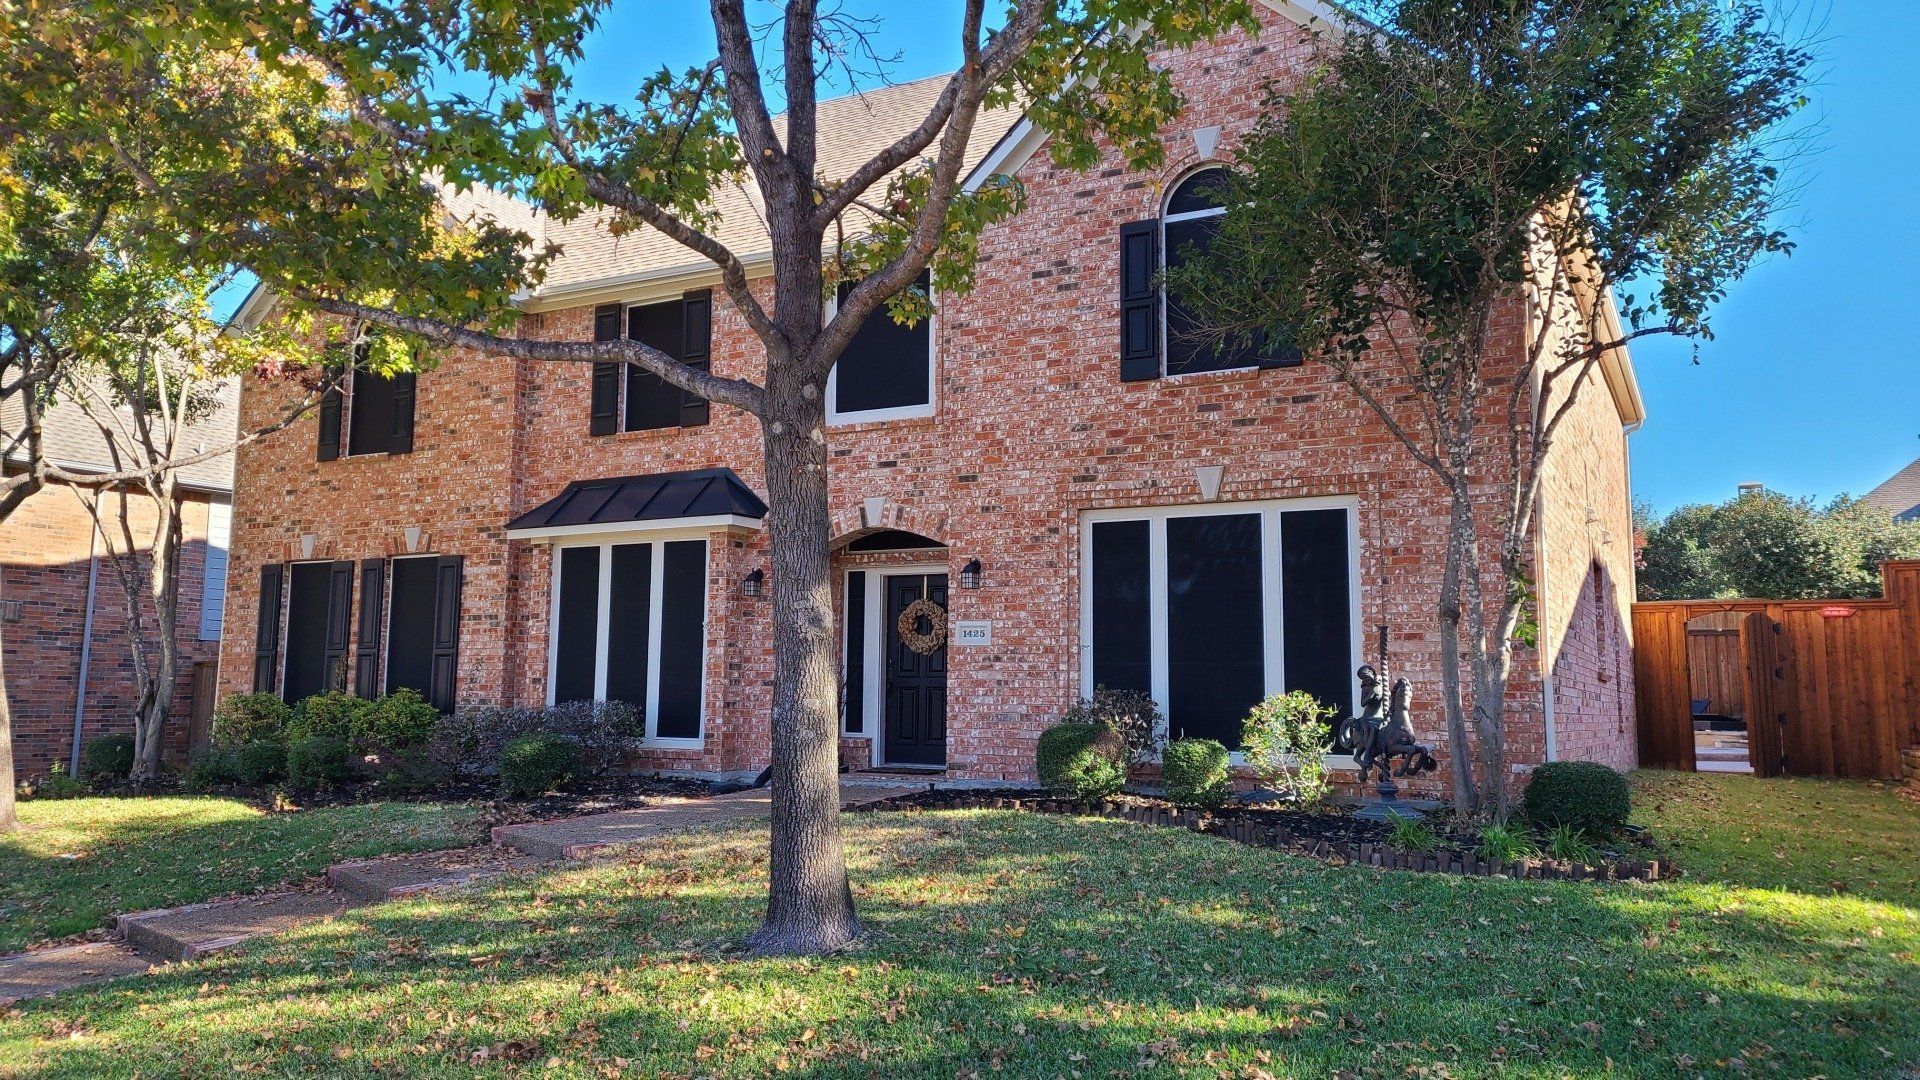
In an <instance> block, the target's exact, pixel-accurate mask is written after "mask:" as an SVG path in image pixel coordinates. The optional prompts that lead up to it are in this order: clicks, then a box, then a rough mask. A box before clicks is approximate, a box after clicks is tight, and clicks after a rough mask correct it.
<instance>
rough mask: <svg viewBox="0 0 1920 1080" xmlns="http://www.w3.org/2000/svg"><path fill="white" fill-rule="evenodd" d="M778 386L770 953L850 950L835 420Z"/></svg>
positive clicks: (818, 403)
mask: <svg viewBox="0 0 1920 1080" xmlns="http://www.w3.org/2000/svg"><path fill="white" fill-rule="evenodd" d="M788 381H790V380H783V379H780V378H778V376H777V375H776V377H775V378H773V379H771V380H770V382H772V383H773V385H771V386H769V388H768V390H769V405H770V407H769V415H768V419H767V420H766V421H765V424H764V428H765V447H766V462H767V506H768V511H767V538H768V540H769V548H770V559H771V561H772V567H771V569H770V573H769V576H770V577H771V578H772V584H773V687H774V690H773V843H772V848H771V852H772V854H771V867H770V874H771V879H772V880H771V885H772V888H771V889H770V890H769V891H768V893H767V916H766V921H765V922H764V923H763V924H762V925H761V927H760V929H759V930H757V931H756V932H754V934H753V935H752V936H751V937H749V938H748V940H747V944H748V946H749V947H750V948H752V949H753V950H754V951H755V952H759V953H763V954H781V955H804V954H811V953H820V952H828V951H831V950H834V949H838V948H841V947H843V946H845V945H847V944H849V943H850V942H852V941H853V940H854V939H855V938H857V937H859V935H860V921H859V919H858V917H857V916H856V915H855V914H854V910H853V891H852V888H851V886H850V885H849V884H848V882H847V863H846V854H845V852H844V850H843V848H842V845H841V838H840V782H839V771H840V770H839V749H838V730H839V724H838V709H837V702H838V701H839V684H838V680H839V675H838V672H837V671H836V669H835V665H834V655H833V588H832V578H831V575H830V573H829V570H828V557H829V556H828V545H829V543H830V542H831V539H832V538H831V536H830V535H829V529H830V524H829V520H828V510H827V448H826V442H825V440H824V439H822V438H821V437H820V436H821V434H822V432H823V431H824V429H825V425H826V410H825V405H824V402H823V401H822V399H821V397H820V396H819V394H818V393H817V391H816V392H814V393H807V392H805V391H806V389H810V388H801V389H793V388H790V387H784V386H781V385H780V384H781V383H782V382H788Z"/></svg>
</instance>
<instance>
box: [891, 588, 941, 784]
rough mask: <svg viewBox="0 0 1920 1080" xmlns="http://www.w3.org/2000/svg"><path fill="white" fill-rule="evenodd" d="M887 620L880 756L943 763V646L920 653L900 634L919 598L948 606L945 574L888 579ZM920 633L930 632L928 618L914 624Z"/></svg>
mask: <svg viewBox="0 0 1920 1080" xmlns="http://www.w3.org/2000/svg"><path fill="white" fill-rule="evenodd" d="M886 582H887V591H886V597H887V604H886V609H885V610H886V618H885V620H884V621H883V622H882V623H881V627H880V629H881V633H882V634H883V635H884V640H885V641H886V654H887V655H886V660H887V665H886V683H885V689H884V693H883V695H882V700H883V701H884V702H885V712H886V719H885V722H884V731H885V740H884V748H883V753H884V754H885V757H886V764H889V765H938V766H944V765H946V763H947V646H946V643H945V642H942V643H941V645H940V647H939V648H937V649H934V650H933V651H932V652H927V653H920V652H915V651H914V650H912V649H910V648H908V647H907V644H906V642H905V641H904V640H902V638H901V634H900V616H901V614H902V613H904V612H905V611H906V610H907V607H908V606H909V605H911V604H913V603H914V602H915V601H917V600H921V599H926V600H929V601H932V602H933V603H935V604H938V605H939V606H940V608H941V610H943V611H944V610H945V609H946V606H947V575H945V574H910V575H904V576H900V577H889V578H887V579H886ZM918 625H919V629H920V631H921V632H925V631H926V630H928V629H930V628H931V627H930V625H929V624H928V622H927V621H926V619H924V618H922V619H920V620H918Z"/></svg>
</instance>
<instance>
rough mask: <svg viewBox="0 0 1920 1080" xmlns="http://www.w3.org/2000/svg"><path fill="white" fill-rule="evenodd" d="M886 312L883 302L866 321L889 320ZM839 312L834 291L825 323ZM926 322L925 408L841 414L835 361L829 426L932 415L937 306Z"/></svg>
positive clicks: (936, 366) (936, 391)
mask: <svg viewBox="0 0 1920 1080" xmlns="http://www.w3.org/2000/svg"><path fill="white" fill-rule="evenodd" d="M932 296H933V292H932V287H931V286H929V287H928V297H929V298H930V299H931V298H932ZM886 310H887V305H886V302H885V301H882V302H881V304H880V306H879V307H877V308H875V309H873V313H872V314H870V315H868V316H867V317H868V318H869V319H871V318H873V317H874V316H876V315H879V316H882V317H888V316H886V315H885V312H886ZM839 311H840V293H839V290H837V289H836V290H834V293H833V295H831V296H829V297H827V304H826V315H825V317H826V320H827V321H828V322H832V321H833V317H834V316H835V315H836V314H838V313H839ZM926 322H927V403H926V404H925V405H901V406H898V407H896V408H892V409H862V410H857V411H854V412H841V411H840V404H839V402H840V362H839V361H838V360H835V361H834V363H833V369H832V370H830V371H828V372H827V426H828V427H845V426H848V425H851V424H873V423H879V422H882V421H886V420H919V419H924V418H925V417H929V416H932V415H933V414H934V412H935V411H936V409H937V407H938V405H939V399H940V379H939V374H940V367H939V364H938V362H937V361H938V357H939V353H940V308H939V305H938V304H936V305H934V312H933V314H932V315H929V316H927V320H926Z"/></svg>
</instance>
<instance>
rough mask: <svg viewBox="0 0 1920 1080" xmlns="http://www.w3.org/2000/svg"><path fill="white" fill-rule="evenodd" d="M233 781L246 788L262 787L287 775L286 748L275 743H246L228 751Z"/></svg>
mask: <svg viewBox="0 0 1920 1080" xmlns="http://www.w3.org/2000/svg"><path fill="white" fill-rule="evenodd" d="M228 760H229V761H230V762H231V768H232V771H233V776H234V779H236V780H238V781H240V782H241V783H243V784H246V785H247V786H248V787H264V786H265V785H267V784H271V783H273V782H274V781H275V780H278V779H280V778H281V777H283V776H285V775H286V774H287V748H286V747H285V746H282V745H281V744H279V743H277V742H256V743H248V744H247V745H245V746H242V747H240V748H239V749H238V750H230V751H228Z"/></svg>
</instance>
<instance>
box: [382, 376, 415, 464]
mask: <svg viewBox="0 0 1920 1080" xmlns="http://www.w3.org/2000/svg"><path fill="white" fill-rule="evenodd" d="M413 399H414V375H413V372H411V371H409V372H407V373H406V374H404V375H395V376H394V377H393V419H392V427H390V428H389V429H388V432H387V453H389V454H411V453H413Z"/></svg>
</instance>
